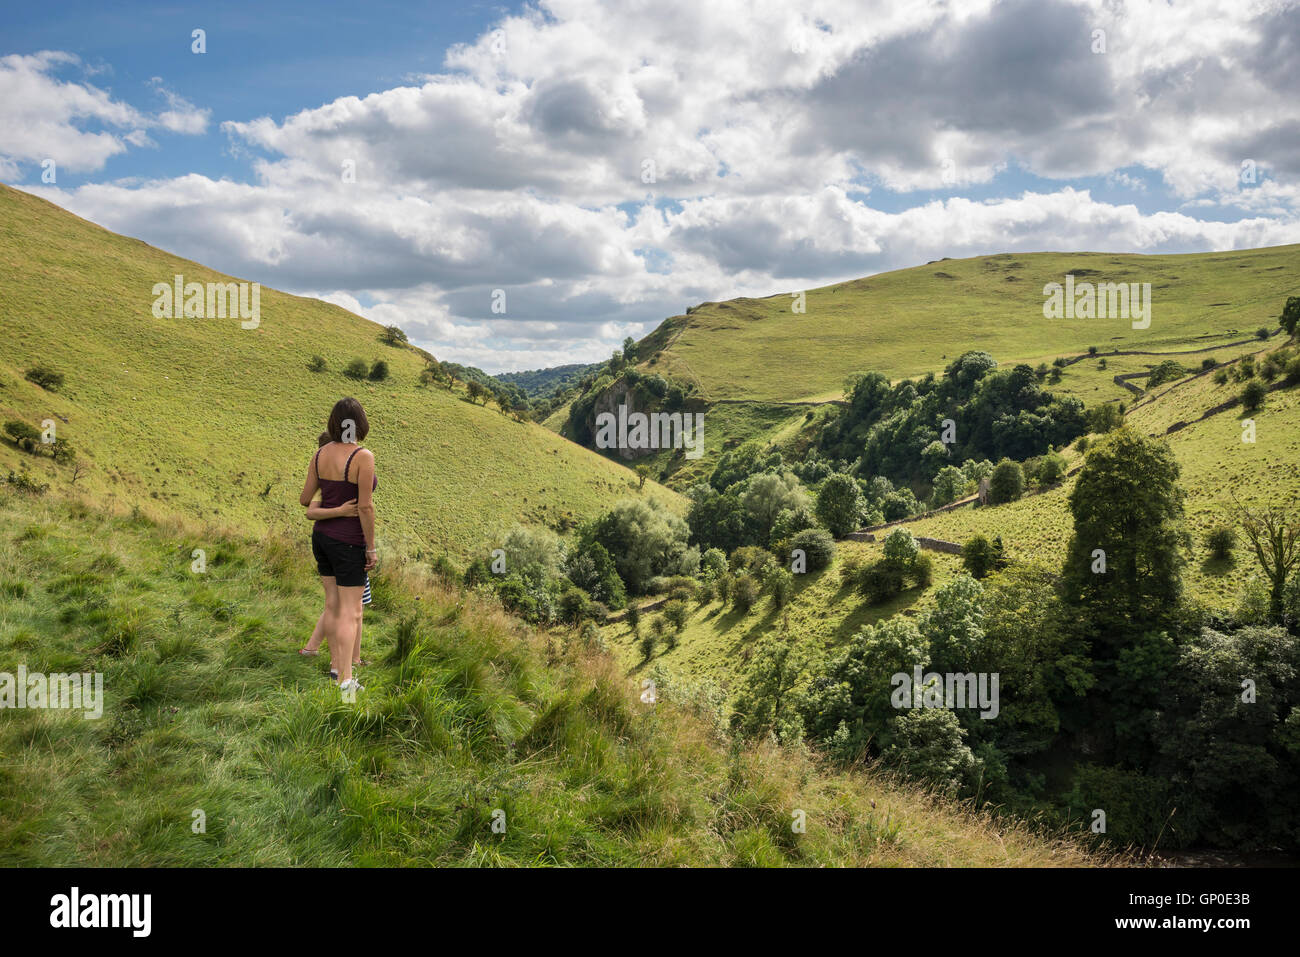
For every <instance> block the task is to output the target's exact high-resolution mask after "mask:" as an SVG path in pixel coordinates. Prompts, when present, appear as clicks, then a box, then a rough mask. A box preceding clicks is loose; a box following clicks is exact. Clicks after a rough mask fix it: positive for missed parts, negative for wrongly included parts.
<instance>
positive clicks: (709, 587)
mask: <svg viewBox="0 0 1300 957" xmlns="http://www.w3.org/2000/svg"><path fill="white" fill-rule="evenodd" d="M695 600H696V601H698V602H699V603H700V607H703V606H705V605H708V604H712V602H713V582H712V581H711V580H709V579H707V578H706V579H705V580H704V581H702V582H700V587H699V590H698V591H697V592H696V593H695Z"/></svg>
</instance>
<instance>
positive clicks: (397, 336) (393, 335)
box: [379, 326, 406, 346]
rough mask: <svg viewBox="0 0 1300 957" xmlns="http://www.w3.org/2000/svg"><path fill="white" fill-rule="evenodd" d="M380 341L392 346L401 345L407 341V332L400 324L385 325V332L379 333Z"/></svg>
mask: <svg viewBox="0 0 1300 957" xmlns="http://www.w3.org/2000/svg"><path fill="white" fill-rule="evenodd" d="M379 341H380V342H384V343H387V344H388V345H390V346H396V345H400V344H401V343H403V342H406V333H405V332H403V331H402V330H401V328H400V327H398V326H384V330H383V332H381V333H379Z"/></svg>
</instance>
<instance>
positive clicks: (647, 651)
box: [641, 618, 664, 661]
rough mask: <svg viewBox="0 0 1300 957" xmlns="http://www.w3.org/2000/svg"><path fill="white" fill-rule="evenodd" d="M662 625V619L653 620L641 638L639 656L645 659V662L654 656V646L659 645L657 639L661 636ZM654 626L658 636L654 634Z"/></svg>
mask: <svg viewBox="0 0 1300 957" xmlns="http://www.w3.org/2000/svg"><path fill="white" fill-rule="evenodd" d="M663 623H664V620H663V619H662V618H656V619H654V621H653V622H651V624H650V630H649V631H647V632H646V633H645V634H644V635H642V636H641V656H642V657H643V658H645V660H646V661H649V660H650V659H651V658H653V657H654V656H655V646H656V645H658V644H659V637H660V635H661V634H663ZM656 626H657V627H658V632H659V634H656V633H655V632H656Z"/></svg>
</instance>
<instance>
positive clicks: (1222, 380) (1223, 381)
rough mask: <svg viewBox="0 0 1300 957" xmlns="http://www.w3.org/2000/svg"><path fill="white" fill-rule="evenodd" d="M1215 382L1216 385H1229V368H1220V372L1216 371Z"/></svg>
mask: <svg viewBox="0 0 1300 957" xmlns="http://www.w3.org/2000/svg"><path fill="white" fill-rule="evenodd" d="M1214 384H1215V385H1227V384H1228V370H1227V369H1220V370H1219V371H1218V372H1216V373H1214Z"/></svg>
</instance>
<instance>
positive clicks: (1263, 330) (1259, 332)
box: [1255, 326, 1272, 339]
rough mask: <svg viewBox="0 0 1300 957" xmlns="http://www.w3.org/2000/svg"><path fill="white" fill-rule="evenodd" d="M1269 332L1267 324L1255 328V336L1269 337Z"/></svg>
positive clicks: (1259, 337) (1260, 337) (1258, 337)
mask: <svg viewBox="0 0 1300 957" xmlns="http://www.w3.org/2000/svg"><path fill="white" fill-rule="evenodd" d="M1270 332H1272V330H1271V329H1269V327H1268V326H1260V327H1259V328H1258V329H1256V330H1255V338H1256V339H1267V338H1268V337H1269V333H1270Z"/></svg>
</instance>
